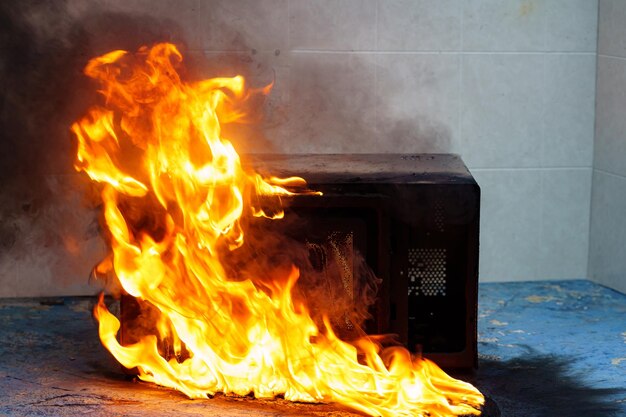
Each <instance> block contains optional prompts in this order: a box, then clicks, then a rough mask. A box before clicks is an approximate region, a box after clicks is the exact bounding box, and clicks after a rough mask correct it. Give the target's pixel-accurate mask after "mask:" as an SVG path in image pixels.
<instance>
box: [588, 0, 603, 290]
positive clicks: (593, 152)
mask: <svg viewBox="0 0 626 417" xmlns="http://www.w3.org/2000/svg"><path fill="white" fill-rule="evenodd" d="M600 7H601V6H600V2H598V7H596V13H597V14H596V68H595V74H594V76H595V85H594V86H593V96H594V100H593V137H592V139H591V186H590V187H589V219H588V221H589V223H588V224H587V279H589V280H591V279H592V276H593V271H592V267H591V265H592V262H591V222H592V220H593V211H594V208H593V207H594V204H593V178H594V177H595V175H596V168H595V159H596V128H597V125H596V124H597V122H598V115H597V109H598V68H599V64H600V60H599V59H598V57H599V56H601V54H599V53H598V52H599V51H600Z"/></svg>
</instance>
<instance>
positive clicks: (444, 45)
mask: <svg viewBox="0 0 626 417" xmlns="http://www.w3.org/2000/svg"><path fill="white" fill-rule="evenodd" d="M460 11H461V4H460V1H459V0H391V1H389V0H384V1H379V2H378V50H380V51H436V50H441V51H449V50H456V51H458V50H459V49H460V48H461V13H460Z"/></svg>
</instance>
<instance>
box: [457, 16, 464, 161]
mask: <svg viewBox="0 0 626 417" xmlns="http://www.w3.org/2000/svg"><path fill="white" fill-rule="evenodd" d="M459 14H460V16H459V21H460V23H461V30H460V36H461V39H460V43H461V44H460V45H459V47H460V49H461V51H462V50H463V49H464V48H465V36H464V32H465V19H464V15H465V10H464V9H463V6H461V7H459ZM458 59H459V96H458V97H459V102H458V103H457V106H458V109H459V110H458V111H459V120H458V122H457V123H458V126H457V132H458V135H459V137H458V138H457V140H456V142H457V147H458V148H459V149H462V148H463V138H464V134H463V110H464V107H463V103H464V102H465V100H464V98H465V97H464V95H463V94H464V89H463V67H464V65H465V62H464V60H463V56H459V58H458Z"/></svg>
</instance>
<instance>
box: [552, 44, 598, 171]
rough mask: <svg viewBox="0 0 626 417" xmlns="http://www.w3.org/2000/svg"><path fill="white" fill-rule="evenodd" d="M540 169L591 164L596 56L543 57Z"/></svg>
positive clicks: (554, 55) (565, 55)
mask: <svg viewBox="0 0 626 417" xmlns="http://www.w3.org/2000/svg"><path fill="white" fill-rule="evenodd" d="M545 62H546V64H545V93H544V94H545V109H546V111H545V113H544V126H545V134H544V137H545V139H544V140H543V142H542V144H543V152H542V162H543V166H547V167H552V166H560V167H564V166H568V167H575V166H579V167H580V166H585V167H590V166H591V164H592V162H593V135H594V121H595V118H594V107H595V86H596V76H595V75H596V57H595V55H591V54H589V55H573V54H549V55H546V56H545Z"/></svg>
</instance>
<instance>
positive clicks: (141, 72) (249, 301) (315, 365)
mask: <svg viewBox="0 0 626 417" xmlns="http://www.w3.org/2000/svg"><path fill="white" fill-rule="evenodd" d="M181 61H182V56H181V54H180V52H179V51H178V50H177V49H176V47H175V46H174V45H171V44H157V45H155V46H154V47H152V48H147V47H144V48H141V49H140V50H139V51H138V53H137V54H135V55H131V54H127V53H126V52H125V51H114V52H110V53H108V54H106V55H103V56H101V57H98V58H95V59H93V60H91V61H90V62H89V64H88V65H87V67H86V68H85V73H86V74H87V75H88V76H89V77H91V78H94V79H95V80H97V81H98V82H99V83H100V85H101V90H100V92H101V93H102V94H103V95H104V97H105V98H106V100H105V106H104V107H93V108H91V109H90V110H89V112H88V113H87V115H86V116H85V117H83V118H82V119H81V120H79V121H78V122H76V123H74V124H73V125H72V131H73V133H74V134H75V135H76V137H77V139H78V154H77V162H76V168H77V169H78V170H81V171H85V172H86V173H87V175H89V177H91V179H92V180H93V181H96V182H98V183H101V184H102V199H103V202H104V219H105V223H106V229H107V231H108V234H109V239H110V245H111V248H112V255H111V256H109V257H108V258H107V259H105V260H104V261H103V262H102V263H101V264H100V265H98V266H97V267H96V271H97V273H107V272H113V273H114V274H115V276H116V277H117V278H118V279H119V282H120V284H121V286H122V287H123V289H124V290H125V291H126V292H127V293H128V294H130V295H132V296H133V297H136V298H138V299H140V300H142V301H143V302H146V303H149V304H150V305H151V306H153V307H154V308H155V311H157V312H158V315H159V317H158V320H157V326H156V330H155V332H156V334H154V335H151V336H147V337H144V338H142V339H141V340H140V341H139V342H138V343H136V344H133V345H130V346H122V345H120V343H119V342H118V341H117V339H116V334H117V332H118V330H119V328H120V322H119V321H118V319H117V318H116V317H115V316H113V315H112V314H111V313H110V312H109V311H108V310H107V308H106V306H105V305H104V302H103V297H102V296H101V297H100V301H99V303H98V304H97V306H96V307H95V310H94V314H95V317H96V319H97V320H98V322H99V334H100V339H101V340H102V343H103V344H104V345H105V346H106V348H107V349H108V350H109V351H110V352H111V353H112V354H113V355H114V356H115V358H116V359H117V360H118V361H119V362H120V363H121V364H122V365H124V366H125V367H127V368H134V367H137V368H138V369H139V373H140V378H141V379H142V380H144V381H152V382H155V383H157V384H159V385H164V386H168V387H173V388H176V389H178V390H180V391H182V392H183V393H185V394H186V395H188V396H189V397H192V398H201V397H207V396H209V395H213V394H215V393H217V392H223V393H233V394H237V395H248V394H249V393H253V394H254V395H255V396H256V397H261V398H272V397H275V396H277V395H283V396H284V397H285V398H286V399H289V400H293V401H307V402H314V401H327V402H338V403H341V404H344V405H347V406H349V407H352V408H353V409H355V410H360V411H362V412H364V413H367V414H369V415H373V416H375V415H382V416H409V415H412V416H413V415H429V416H448V415H461V414H474V415H477V414H480V411H479V408H480V405H482V404H483V401H484V399H483V396H482V395H481V394H480V392H478V390H477V389H476V388H474V387H473V386H472V385H470V384H468V383H465V382H462V381H458V380H455V379H453V378H451V377H449V376H448V375H447V374H445V373H444V372H443V371H441V370H440V369H439V368H438V367H437V366H436V365H435V364H434V363H432V362H430V361H428V360H425V359H421V358H417V357H414V356H412V355H411V354H410V353H409V352H408V351H407V350H406V349H404V348H400V347H391V348H385V349H382V348H381V347H380V345H379V344H377V343H376V342H375V341H373V340H372V339H371V338H367V337H364V338H361V339H359V340H357V341H354V342H350V343H348V342H345V341H342V340H340V339H339V338H338V337H337V336H336V335H335V333H334V332H333V329H332V328H331V325H330V323H329V321H328V320H326V321H325V322H324V324H323V326H320V327H321V328H320V327H318V326H317V325H316V324H315V322H314V320H313V319H312V318H311V317H310V315H309V314H308V311H307V308H306V306H305V305H296V304H295V302H294V300H293V299H292V295H291V292H292V288H293V286H294V285H295V284H296V281H297V280H298V275H299V272H298V270H297V269H296V268H295V267H292V268H291V270H290V271H288V273H287V274H286V276H281V277H276V279H275V280H274V282H273V283H272V284H271V285H269V289H268V287H267V285H266V287H265V288H264V289H260V288H259V286H257V285H255V283H254V282H253V281H252V280H250V279H241V278H240V277H232V276H228V274H227V272H226V269H225V268H224V266H223V265H222V263H221V262H220V253H223V252H224V251H232V250H235V249H236V248H238V247H240V246H241V245H243V244H244V233H243V230H244V226H243V225H242V220H243V219H245V218H246V216H250V215H253V216H267V217H270V218H276V217H281V216H282V212H281V211H280V210H279V211H272V212H271V213H269V214H267V213H265V212H264V211H263V209H262V208H261V207H255V206H254V204H253V203H252V202H253V201H257V202H258V201H261V197H266V198H274V199H277V200H278V202H280V201H279V200H280V198H281V197H282V196H287V195H291V194H292V193H294V192H309V191H306V189H305V186H306V185H305V182H304V180H302V179H301V178H288V179H280V178H273V177H272V178H263V177H261V176H260V175H259V174H257V173H254V172H249V171H247V170H244V168H242V165H241V161H240V158H239V156H238V154H237V152H236V151H235V149H234V148H233V145H232V144H231V142H229V141H228V140H226V139H225V138H223V137H222V134H221V129H220V126H221V125H223V124H224V123H232V122H237V121H241V120H243V118H244V117H245V111H243V106H242V103H245V101H246V98H247V97H249V96H250V94H254V93H264V92H267V90H268V89H265V91H257V92H255V91H251V90H248V89H246V87H245V84H244V79H243V78H242V77H240V76H238V77H234V78H213V79H208V80H204V81H200V82H195V83H186V82H183V81H181V79H180V76H179V74H178V72H177V70H176V68H177V67H178V66H179V64H180V62H181ZM164 339H168V340H170V341H171V342H172V344H173V346H174V349H176V350H177V351H178V352H180V350H181V349H182V347H181V346H184V347H185V349H186V352H187V354H186V356H185V358H184V360H183V359H181V357H180V356H179V357H178V358H171V359H167V358H166V357H165V356H163V355H162V354H161V353H160V352H159V348H158V340H164Z"/></svg>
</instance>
